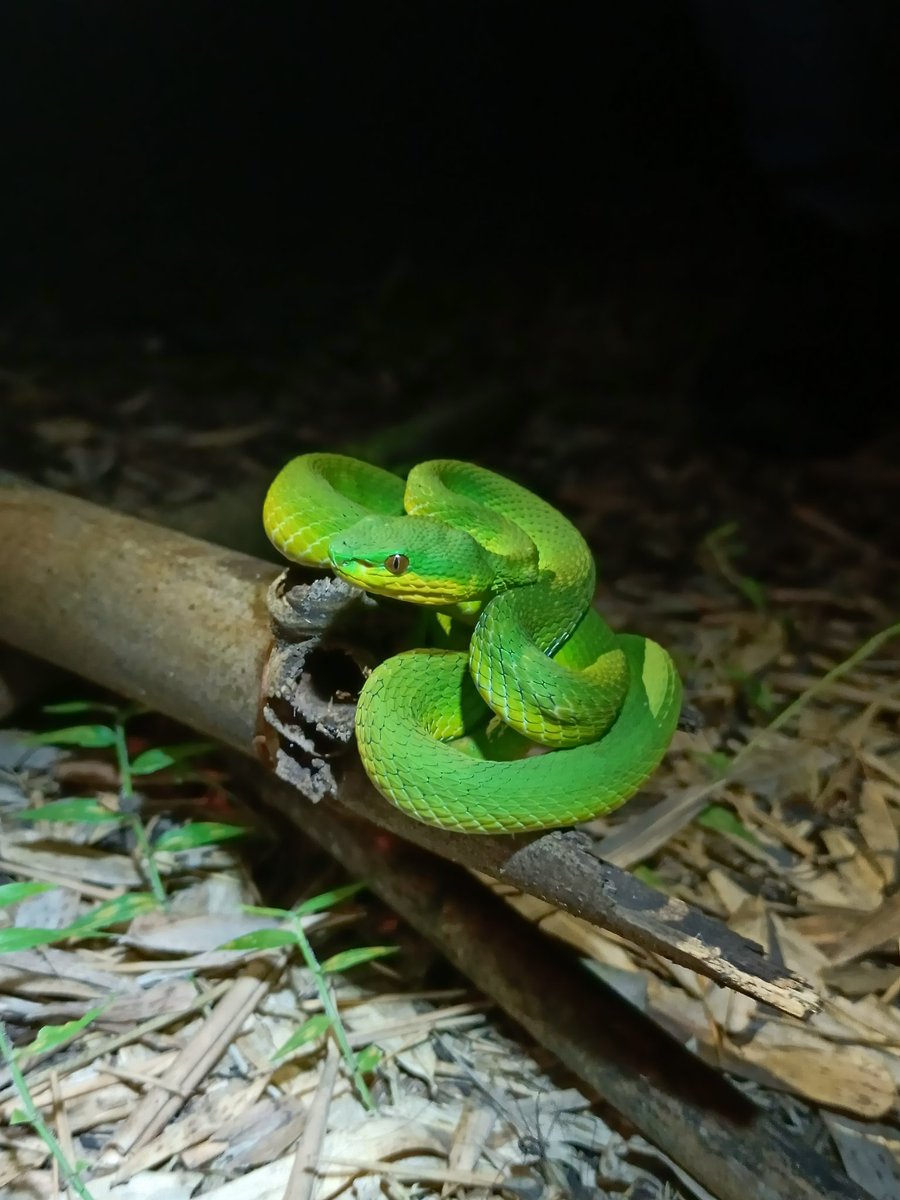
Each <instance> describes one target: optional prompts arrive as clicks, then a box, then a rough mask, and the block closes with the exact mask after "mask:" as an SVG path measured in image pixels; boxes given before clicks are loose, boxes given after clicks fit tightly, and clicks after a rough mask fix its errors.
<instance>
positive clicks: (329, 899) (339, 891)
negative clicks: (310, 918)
mask: <svg viewBox="0 0 900 1200" xmlns="http://www.w3.org/2000/svg"><path fill="white" fill-rule="evenodd" d="M365 886H366V885H365V884H364V883H348V884H346V885H345V886H344V887H338V888H332V889H331V891H330V892H321V893H320V894H319V895H318V896H311V897H310V898H309V900H304V901H303V902H302V904H298V905H297V907H296V908H295V909H294V915H295V916H301V917H305V916H306V915H307V914H308V913H314V912H320V911H321V910H322V909H323V908H334V907H335V905H338V904H340V903H341V902H342V901H344V900H347V899H348V898H349V897H350V896H355V895H356V893H357V892H361V891H362V889H363V888H364V887H365Z"/></svg>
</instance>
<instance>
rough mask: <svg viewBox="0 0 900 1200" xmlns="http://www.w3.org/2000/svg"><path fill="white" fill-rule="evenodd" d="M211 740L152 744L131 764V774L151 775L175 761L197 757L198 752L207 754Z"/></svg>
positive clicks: (210, 747)
mask: <svg viewBox="0 0 900 1200" xmlns="http://www.w3.org/2000/svg"><path fill="white" fill-rule="evenodd" d="M214 749H215V746H214V745H213V743H212V742H182V743H180V744H179V745H175V746H153V747H152V748H151V749H149V750H144V751H142V752H141V753H140V754H139V755H138V756H137V758H135V760H134V762H132V764H131V773H132V775H152V774H153V773H154V772H155V771H164V770H165V768H166V767H172V766H175V764H176V763H182V762H186V761H187V759H189V758H197V756H198V755H200V754H208V753H209V752H210V750H214Z"/></svg>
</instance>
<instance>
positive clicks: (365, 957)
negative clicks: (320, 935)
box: [322, 946, 397, 973]
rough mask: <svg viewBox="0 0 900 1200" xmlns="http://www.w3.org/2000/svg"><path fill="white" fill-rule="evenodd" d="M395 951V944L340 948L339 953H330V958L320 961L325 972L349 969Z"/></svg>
mask: <svg viewBox="0 0 900 1200" xmlns="http://www.w3.org/2000/svg"><path fill="white" fill-rule="evenodd" d="M396 953H397V947H396V946H359V947H357V949H355V950H342V951H341V952H340V953H339V954H332V956H331V958H326V959H325V961H324V962H323V963H322V970H323V971H324V972H326V973H330V972H334V971H349V970H350V968H351V967H358V966H359V965H360V964H361V963H366V962H371V961H372V960H373V959H375V958H385V957H386V956H387V955H388V954H396Z"/></svg>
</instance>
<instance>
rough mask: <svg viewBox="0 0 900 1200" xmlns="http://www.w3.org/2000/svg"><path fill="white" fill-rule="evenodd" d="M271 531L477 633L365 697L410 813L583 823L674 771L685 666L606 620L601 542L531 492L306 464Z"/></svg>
mask: <svg viewBox="0 0 900 1200" xmlns="http://www.w3.org/2000/svg"><path fill="white" fill-rule="evenodd" d="M263 523H264V525H265V529H266V533H267V534H268V536H269V538H270V540H271V541H272V543H273V544H274V545H275V546H276V547H277V549H278V550H279V551H280V552H281V553H282V554H284V555H285V556H286V557H287V558H289V559H293V560H294V561H296V562H301V563H305V564H307V565H309V566H316V567H328V568H330V569H331V570H332V571H334V572H335V573H336V574H337V575H339V576H340V577H341V578H343V579H346V580H348V581H349V582H350V583H354V584H357V585H358V586H359V587H362V588H365V590H366V591H369V592H374V593H375V594H377V595H384V596H393V597H395V598H398V599H402V600H407V601H410V602H412V603H415V604H419V605H425V606H429V607H430V608H432V609H434V610H435V611H436V613H437V614H438V615H439V616H438V619H439V622H440V624H441V628H442V629H443V630H444V633H445V635H447V636H446V639H445V640H446V641H452V638H453V634H454V631H458V630H459V629H460V628H461V627H462V628H464V627H465V626H467V625H468V626H472V625H474V628H473V629H472V632H471V637H470V638H469V639H468V648H467V649H438V648H434V647H431V648H421V649H416V650H411V651H408V652H406V653H403V654H398V655H396V656H395V657H393V658H390V659H388V660H387V661H386V662H384V663H382V664H381V665H380V666H379V667H378V668H376V670H375V671H373V672H372V674H371V675H370V676H369V678H368V679H367V680H366V683H365V685H364V687H363V689H362V692H361V694H360V698H359V704H358V707H357V713H356V735H357V742H358V745H359V752H360V755H361V758H362V761H363V765H364V766H365V769H366V772H367V773H368V775H369V777H370V778H371V780H372V782H373V783H374V785H375V787H376V788H377V789H378V790H379V791H380V792H381V793H382V795H384V796H385V797H386V798H387V799H388V800H390V801H391V802H392V803H393V804H396V805H397V807H398V808H401V809H403V811H404V812H406V813H408V814H409V815H410V816H412V817H415V818H416V819H418V820H420V821H424V822H425V823H426V824H429V825H438V826H441V827H442V828H445V829H455V830H463V831H465V832H470V833H497V832H509V831H516V830H531V829H543V828H551V827H554V826H560V825H572V824H575V823H577V822H579V821H585V820H588V819H590V818H591V817H595V816H598V815H600V814H602V813H606V812H609V811H611V810H612V809H614V808H617V807H618V806H619V805H620V804H622V803H624V802H625V800H627V799H628V798H629V797H630V796H631V795H633V793H634V792H635V791H636V790H637V789H638V788H639V787H640V786H641V784H642V783H644V781H645V780H646V779H647V778H648V777H649V776H650V775H651V774H652V773H653V771H654V770H655V769H656V767H657V766H658V764H659V762H660V760H661V758H662V756H663V754H664V753H665V750H666V747H667V746H668V744H669V742H670V740H671V737H672V734H673V732H674V730H675V727H676V725H677V722H678V716H679V713H680V709H681V683H680V680H679V678H678V675H677V673H676V671H675V667H674V664H673V663H672V660H671V658H670V657H669V655H668V654H667V653H666V651H665V650H664V649H663V648H662V647H661V646H659V645H657V643H656V642H652V641H650V640H649V639H647V638H643V637H638V636H636V635H633V634H618V633H614V632H613V631H612V630H611V629H610V628H609V626H608V625H607V624H606V623H605V622H604V621H603V620H602V618H601V617H600V616H599V614H598V613H597V612H596V610H595V609H594V608H593V607H592V602H593V596H594V587H595V569H594V562H593V559H592V557H591V553H590V550H589V548H588V546H587V544H586V543H585V541H584V539H583V538H582V536H581V535H580V533H579V532H578V531H577V529H575V527H574V526H573V525H572V524H571V523H570V522H569V521H568V520H566V518H565V517H564V516H563V515H562V514H561V513H559V512H558V511H557V510H556V509H554V508H553V507H552V506H551V505H549V504H547V503H546V502H545V501H543V500H541V499H539V498H538V497H537V496H535V495H534V494H533V493H531V492H529V491H527V490H526V489H525V488H523V487H521V486H520V485H518V484H516V483H513V482H512V481H510V480H508V479H504V478H503V477H502V476H499V475H496V474H494V473H493V472H491V471H487V470H485V469H483V468H482V467H477V466H474V465H472V464H471V463H463V462H456V461H454V460H450V459H439V460H435V461H432V462H426V463H421V464H420V465H418V466H416V467H414V468H413V469H412V471H411V472H410V473H409V476H408V478H407V480H406V481H405V483H404V481H403V480H402V479H400V478H399V477H398V476H396V475H392V474H391V473H390V472H388V471H384V470H382V469H381V468H379V467H374V466H371V465H369V464H367V463H363V462H359V461H357V460H355V459H352V458H347V457H344V456H343V455H337V454H306V455H302V456H301V457H299V458H295V459H293V460H292V461H291V462H289V463H288V464H287V465H286V466H285V467H284V468H283V469H282V470H281V472H280V473H279V474H278V476H277V477H276V479H275V480H274V482H273V483H272V486H271V488H270V489H269V493H268V495H267V497H266V502H265V507H264V512H263ZM456 637H457V640H458V632H457V633H456ZM536 747H546V748H548V749H551V750H553V751H554V752H553V753H546V754H541V753H535V752H534V751H535V749H536ZM529 751H531V753H529Z"/></svg>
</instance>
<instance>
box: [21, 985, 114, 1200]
mask: <svg viewBox="0 0 900 1200" xmlns="http://www.w3.org/2000/svg"><path fill="white" fill-rule="evenodd" d="M100 1011H101V1010H100V1009H99V1008H97V1009H91V1011H90V1012H88V1013H85V1015H84V1016H83V1017H81V1018H80V1019H79V1020H78V1021H69V1022H68V1023H67V1025H60V1026H56V1027H52V1026H48V1027H45V1028H44V1029H40V1030H38V1035H37V1037H36V1038H35V1040H34V1042H32V1044H31V1046H28V1047H25V1048H24V1049H21V1050H15V1049H14V1048H13V1045H12V1042H11V1041H10V1040H9V1035H8V1034H7V1032H6V1026H5V1024H4V1023H3V1021H2V1020H0V1058H2V1059H3V1061H4V1062H5V1063H6V1066H7V1069H8V1070H9V1074H10V1078H11V1079H12V1082H13V1086H14V1087H15V1089H16V1092H17V1093H18V1096H19V1100H20V1101H21V1104H22V1107H21V1109H17V1110H16V1111H15V1112H14V1113H13V1115H12V1117H11V1119H10V1124H11V1125H22V1124H27V1125H30V1126H31V1128H32V1129H33V1130H34V1132H35V1133H36V1134H37V1136H38V1137H39V1138H40V1139H41V1141H42V1142H43V1143H44V1145H45V1146H46V1147H47V1150H48V1152H49V1153H50V1155H51V1156H52V1157H53V1159H54V1161H55V1162H56V1164H57V1165H58V1167H59V1173H60V1176H61V1177H62V1180H63V1183H64V1184H65V1186H66V1187H68V1188H71V1189H72V1191H73V1192H74V1193H75V1194H76V1195H77V1196H79V1197H80V1200H93V1197H92V1195H91V1193H90V1191H89V1190H88V1187H87V1184H86V1183H85V1182H84V1179H83V1177H82V1173H83V1171H84V1164H83V1163H80V1162H79V1163H70V1162H69V1160H68V1158H66V1155H65V1151H64V1150H63V1148H62V1146H61V1145H60V1144H59V1141H58V1140H57V1137H56V1135H55V1134H54V1132H53V1130H52V1129H51V1128H50V1126H49V1125H48V1124H47V1122H46V1121H45V1120H44V1118H43V1116H42V1115H41V1111H40V1109H39V1108H38V1107H37V1105H36V1104H35V1102H34V1099H33V1097H32V1095H31V1091H30V1090H29V1087H28V1083H27V1081H26V1079H25V1076H24V1075H23V1074H22V1070H21V1068H20V1066H19V1062H18V1060H19V1058H20V1057H21V1056H24V1055H25V1054H28V1053H35V1052H39V1053H45V1052H46V1051H47V1050H50V1049H52V1048H54V1047H55V1046H56V1045H59V1044H61V1043H62V1041H66V1040H68V1039H69V1037H74V1036H75V1035H76V1034H77V1033H80V1032H81V1030H82V1029H83V1028H84V1027H85V1025H87V1024H88V1023H89V1022H90V1021H92V1020H93V1019H94V1018H95V1017H96V1016H97V1014H98V1013H99V1012H100ZM76 1025H77V1026H78V1029H76V1030H74V1031H72V1029H71V1027H72V1026H76ZM54 1035H57V1040H54ZM36 1045H37V1046H38V1050H37V1051H35V1046H36Z"/></svg>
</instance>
